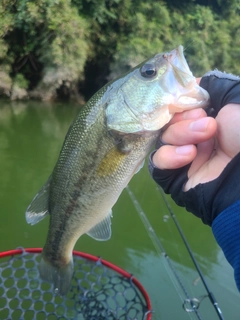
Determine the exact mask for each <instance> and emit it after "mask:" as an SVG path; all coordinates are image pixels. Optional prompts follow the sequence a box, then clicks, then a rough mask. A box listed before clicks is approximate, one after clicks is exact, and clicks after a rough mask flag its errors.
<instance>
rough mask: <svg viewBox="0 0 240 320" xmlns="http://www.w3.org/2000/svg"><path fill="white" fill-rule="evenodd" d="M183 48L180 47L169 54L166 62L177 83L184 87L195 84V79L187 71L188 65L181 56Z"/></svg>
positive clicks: (182, 55)
mask: <svg viewBox="0 0 240 320" xmlns="http://www.w3.org/2000/svg"><path fill="white" fill-rule="evenodd" d="M183 50H184V49H183V46H182V45H180V46H178V47H177V48H176V49H174V50H172V51H171V52H169V54H168V57H167V60H168V62H169V64H170V65H171V67H172V69H173V71H174V74H175V77H176V79H177V80H178V82H179V83H180V84H181V85H182V86H183V87H186V86H187V85H189V84H190V83H193V82H194V84H195V78H194V76H193V74H192V72H191V70H190V69H189V66H188V63H187V61H186V59H185V57H184V54H183Z"/></svg>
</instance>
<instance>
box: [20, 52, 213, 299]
mask: <svg viewBox="0 0 240 320" xmlns="http://www.w3.org/2000/svg"><path fill="white" fill-rule="evenodd" d="M208 100H209V96H208V93H207V92H206V91H205V90H204V89H202V88H201V87H199V86H198V85H197V83H196V80H195V78H194V76H193V75H192V73H191V71H190V69H189V67H188V64H187V62H186V60H185V57H184V55H183V48H182V46H179V47H178V48H176V49H175V50H173V51H171V52H169V53H160V54H157V55H155V56H154V57H152V58H151V59H150V60H148V61H145V62H143V63H142V64H140V65H139V66H137V67H136V68H134V69H132V70H131V71H130V72H129V73H128V74H126V75H124V76H122V77H120V78H118V79H117V80H115V81H112V82H110V83H108V84H107V85H105V86H104V87H103V88H102V89H101V90H99V91H98V92H97V93H96V94H95V95H94V96H93V97H92V98H91V99H90V100H89V101H88V103H87V104H86V105H85V106H84V107H83V108H82V109H81V111H80V113H79V115H78V116H77V118H76V119H75V121H74V122H73V123H72V125H71V126H70V128H69V130H68V133H67V135H66V138H65V141H64V144H63V147H62V150H61V152H60V155H59V159H58V161H57V163H56V166H55V168H54V170H53V173H52V174H51V176H50V177H49V179H48V181H47V182H46V184H45V185H44V186H43V187H42V188H41V190H40V191H39V193H38V194H37V195H36V196H35V198H34V199H33V201H32V203H31V204H30V206H29V207H28V209H27V212H26V220H27V222H28V223H30V224H32V225H33V224H35V223H37V222H39V221H40V220H42V219H43V218H44V217H45V216H46V215H47V214H50V223H49V230H48V236H47V240H46V244H45V246H44V248H43V252H42V258H41V262H40V265H39V270H40V275H41V277H42V278H43V279H45V280H47V281H50V282H52V283H53V284H54V287H55V289H57V290H58V292H59V293H60V294H65V293H66V292H67V291H68V289H69V287H70V282H71V278H72V273H73V262H72V250H73V248H74V245H75V243H76V241H77V240H78V238H79V237H80V236H81V235H82V234H84V233H87V234H88V235H90V236H91V237H93V238H95V239H97V240H107V239H109V238H110V237H111V215H112V211H111V209H112V207H113V205H114V204H115V202H116V201H117V199H118V197H119V195H120V194H121V192H122V190H123V189H124V188H125V187H126V186H127V184H128V182H129V181H130V179H131V178H132V176H133V175H134V174H135V173H136V172H137V171H138V170H139V169H140V168H141V167H142V164H143V161H144V158H145V157H146V155H147V154H148V153H149V151H150V150H151V148H152V147H153V145H154V143H155V142H156V140H157V138H158V136H159V131H160V129H161V128H162V127H163V126H164V125H165V124H166V123H167V122H168V121H169V120H170V119H171V118H172V116H173V115H174V113H175V112H182V111H184V110H187V109H191V108H196V107H204V106H206V105H207V104H208Z"/></svg>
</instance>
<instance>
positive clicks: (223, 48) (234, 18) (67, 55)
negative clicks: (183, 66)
mask: <svg viewBox="0 0 240 320" xmlns="http://www.w3.org/2000/svg"><path fill="white" fill-rule="evenodd" d="M239 13H240V2H239V0H211V1H208V0H183V1H177V0H159V1H150V0H1V2H0V71H3V72H5V73H7V74H9V75H10V76H11V77H12V78H15V81H16V79H18V78H19V81H20V82H21V83H24V81H26V82H25V83H24V85H23V87H24V88H25V89H31V90H32V89H34V88H36V87H37V86H38V85H39V84H40V85H41V83H45V85H42V90H46V88H47V87H52V88H53V90H57V89H59V87H60V86H61V85H64V84H66V83H67V86H68V88H71V90H75V89H74V88H75V87H76V85H77V83H78V81H79V80H81V81H82V84H84V83H85V87H86V86H87V85H88V84H89V85H90V88H92V90H93V91H95V90H96V89H98V86H100V85H102V84H103V81H105V80H106V78H107V77H108V78H109V74H111V77H115V76H118V75H119V74H120V73H123V72H124V71H126V70H127V69H128V68H130V67H132V66H134V65H136V64H138V63H140V62H141V61H142V60H144V59H146V58H148V57H150V56H151V55H153V54H155V53H157V52H163V51H168V50H172V49H173V48H174V47H176V46H178V45H179V44H182V45H183V46H184V47H185V55H186V57H187V60H188V62H189V65H190V68H191V70H192V71H193V72H194V74H196V75H197V76H201V75H202V74H204V73H205V72H206V71H208V70H210V69H214V68H218V69H220V70H225V71H227V72H232V73H236V74H240V65H239V63H238V60H239V56H240V38H239V36H238V34H239V32H240V19H239ZM19 74H20V75H19ZM21 77H22V78H21ZM24 79H25V80H24ZM99 79H105V80H101V81H100V80H99ZM21 85H22V84H21ZM0 91H1V90H0ZM49 96H50V95H49Z"/></svg>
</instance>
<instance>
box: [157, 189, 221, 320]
mask: <svg viewBox="0 0 240 320" xmlns="http://www.w3.org/2000/svg"><path fill="white" fill-rule="evenodd" d="M159 190H160V193H161V195H162V198H163V200H164V202H165V204H166V206H167V208H168V211H169V214H170V216H171V218H172V219H173V221H174V223H175V226H176V227H177V230H178V232H179V234H180V236H181V238H182V240H183V242H184V244H185V246H186V249H187V251H188V253H189V255H190V257H191V259H192V262H193V264H194V266H195V268H196V270H197V272H198V274H199V276H200V278H201V280H202V283H203V285H204V287H205V289H206V291H207V294H208V297H209V299H210V301H211V303H212V304H213V306H214V309H215V310H216V312H217V315H218V317H219V319H220V320H224V317H223V314H222V311H221V309H220V307H219V305H218V303H217V300H216V298H215V297H214V295H213V293H212V292H211V291H210V289H209V287H208V285H207V283H206V280H205V278H204V276H203V273H202V271H201V269H200V267H199V265H198V263H197V261H196V259H195V257H194V255H193V252H192V250H191V248H190V246H189V243H188V242H187V239H186V237H185V235H184V233H183V231H182V228H181V227H180V224H179V222H178V220H177V217H176V216H175V214H174V212H173V210H172V208H171V206H170V203H169V202H168V200H167V198H166V196H165V194H164V192H163V190H162V188H160V187H159Z"/></svg>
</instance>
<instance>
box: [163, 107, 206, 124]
mask: <svg viewBox="0 0 240 320" xmlns="http://www.w3.org/2000/svg"><path fill="white" fill-rule="evenodd" d="M203 117H207V113H206V111H204V110H203V109H202V108H197V109H191V110H186V111H183V112H178V113H175V115H174V116H173V118H172V119H171V120H170V121H169V123H168V124H167V127H168V126H170V125H172V124H174V123H176V122H179V121H182V120H191V119H193V120H194V119H200V118H203Z"/></svg>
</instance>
